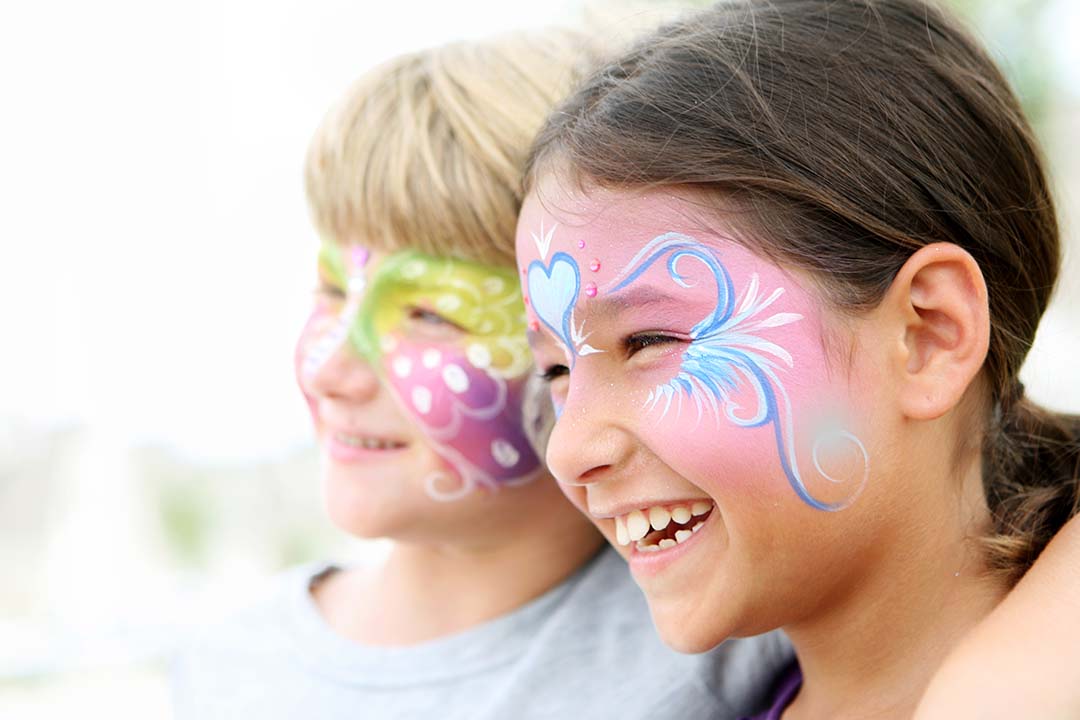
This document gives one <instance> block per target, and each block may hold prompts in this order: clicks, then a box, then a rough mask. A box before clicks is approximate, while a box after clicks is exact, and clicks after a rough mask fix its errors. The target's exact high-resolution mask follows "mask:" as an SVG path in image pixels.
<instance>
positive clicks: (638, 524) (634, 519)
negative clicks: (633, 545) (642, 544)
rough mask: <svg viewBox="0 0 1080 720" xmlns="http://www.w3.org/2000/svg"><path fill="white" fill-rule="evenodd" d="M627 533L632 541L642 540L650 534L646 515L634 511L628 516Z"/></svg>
mask: <svg viewBox="0 0 1080 720" xmlns="http://www.w3.org/2000/svg"><path fill="white" fill-rule="evenodd" d="M626 532H628V533H629V534H630V539H631V540H640V539H641V538H643V537H645V536H646V535H647V534H648V532H649V521H648V520H646V519H645V513H643V512H641V511H640V510H634V511H632V512H631V513H630V514H629V515H627V516H626Z"/></svg>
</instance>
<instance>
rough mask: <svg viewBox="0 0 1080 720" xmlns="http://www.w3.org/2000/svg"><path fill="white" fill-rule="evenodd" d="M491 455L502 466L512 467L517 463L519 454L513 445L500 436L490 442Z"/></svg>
mask: <svg viewBox="0 0 1080 720" xmlns="http://www.w3.org/2000/svg"><path fill="white" fill-rule="evenodd" d="M491 457H493V458H494V459H495V462H497V463H499V464H500V465H502V466H503V467H504V468H512V467H514V465H516V464H517V462H518V460H519V459H520V457H521V455H520V453H518V451H517V450H516V449H515V448H514V446H513V445H511V444H510V443H508V442H506V441H505V440H503V439H502V438H497V439H495V440H494V441H492V443H491Z"/></svg>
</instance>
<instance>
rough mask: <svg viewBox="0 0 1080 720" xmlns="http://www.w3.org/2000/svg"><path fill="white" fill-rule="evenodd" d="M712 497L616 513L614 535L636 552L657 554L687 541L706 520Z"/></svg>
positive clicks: (623, 544)
mask: <svg viewBox="0 0 1080 720" xmlns="http://www.w3.org/2000/svg"><path fill="white" fill-rule="evenodd" d="M712 511H713V503H712V501H711V500H705V499H701V500H692V501H684V502H679V503H671V504H662V505H652V506H649V507H644V508H640V509H637V510H631V511H630V512H629V513H626V514H622V515H616V516H615V518H614V520H615V538H616V540H617V542H618V543H619V545H622V546H627V545H630V544H631V543H633V544H634V548H635V550H636V552H638V553H657V552H661V551H664V550H668V549H669V548H673V547H675V546H677V545H680V544H682V543H684V542H686V541H688V540H689V539H690V538H691V537H693V535H694V533H696V532H698V531H699V530H700V529H701V528H702V527H703V526H704V525H705V521H706V520H708V519H709V517H710V515H711V514H712Z"/></svg>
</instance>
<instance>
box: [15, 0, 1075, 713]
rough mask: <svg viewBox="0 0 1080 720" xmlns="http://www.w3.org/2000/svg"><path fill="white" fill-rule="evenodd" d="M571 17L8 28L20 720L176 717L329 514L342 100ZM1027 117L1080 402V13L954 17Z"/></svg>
mask: <svg viewBox="0 0 1080 720" xmlns="http://www.w3.org/2000/svg"><path fill="white" fill-rule="evenodd" d="M580 4H581V3H580V2H576V1H572V0H549V1H548V2H544V3H510V2H497V1H483V0H459V2H456V3H444V2H403V3H368V2H345V1H344V0H305V1H303V2H301V1H300V0H260V1H258V2H256V1H255V0H217V1H213V2H211V1H210V0H203V1H202V2H188V3H179V2H174V3H166V2H162V1H160V0H149V1H147V0H138V1H136V0H128V1H126V2H123V1H120V0H101V1H100V2H96V3H84V2H76V1H75V0H45V1H43V2H37V3H23V4H19V5H12V4H9V5H7V6H5V8H4V10H3V11H2V14H0V68H2V69H0V78H2V84H0V87H2V89H3V96H4V108H5V109H4V110H3V115H2V120H0V197H2V198H3V202H2V207H3V211H2V212H0V239H2V240H0V328H2V329H3V333H4V352H3V354H2V358H3V359H2V361H0V562H2V563H3V565H2V570H3V580H2V581H0V717H3V718H9V717H11V718H15V717H17V718H39V717H40V718H44V717H67V716H69V715H72V714H74V713H75V712H79V713H80V714H82V713H86V712H87V711H93V710H96V709H101V710H105V709H107V710H108V711H109V713H110V714H111V715H112V716H113V717H127V716H130V717H139V718H148V717H167V716H168V702H167V694H166V688H165V684H164V681H163V677H164V675H163V673H162V660H161V659H162V658H163V657H164V656H165V654H166V653H167V651H168V650H169V648H170V647H171V646H172V644H173V643H174V642H175V641H176V638H178V637H179V636H180V635H182V633H183V632H184V628H185V627H187V626H188V625H189V624H190V623H192V622H197V621H198V620H199V619H200V618H202V617H205V616H206V615H207V614H212V613H216V612H220V611H221V610H222V609H223V608H226V607H228V606H230V605H232V604H234V603H236V602H240V601H241V599H242V598H244V597H246V596H247V595H249V594H251V593H252V592H256V591H257V588H258V586H259V583H260V582H261V581H262V580H263V579H264V578H266V577H267V576H268V575H269V574H271V573H272V572H274V571H276V570H277V569H280V568H282V567H284V566H286V565H289V564H292V563H295V562H301V561H305V560H311V559H315V558H318V557H321V556H325V555H328V554H330V555H337V556H348V557H356V556H358V555H363V554H364V553H367V552H369V550H370V548H369V547H368V546H361V545H359V544H356V543H349V542H346V540H345V539H344V538H343V537H341V536H340V535H339V534H338V533H336V532H335V531H334V530H333V529H332V528H330V527H328V523H327V522H325V521H323V519H322V514H321V507H320V499H319V496H318V482H317V470H316V463H315V458H314V453H313V449H312V441H311V436H310V432H309V429H308V424H307V416H306V410H305V408H304V405H303V403H302V401H301V399H300V397H299V394H298V393H297V392H296V390H295V388H294V384H293V376H292V360H291V355H292V346H293V342H294V339H295V335H296V333H297V332H298V330H299V328H300V327H301V325H302V324H303V321H304V318H305V317H306V314H307V307H308V301H309V295H310V291H311V288H312V286H313V280H314V276H313V270H314V251H315V247H316V239H315V236H314V233H313V231H312V230H311V229H310V227H309V224H308V221H307V210H306V207H305V204H304V198H303V186H302V175H301V166H302V161H303V155H304V151H305V147H306V144H307V141H308V139H309V137H310V135H311V133H312V132H313V130H314V129H315V127H316V125H317V124H318V122H319V121H320V119H321V118H322V116H323V113H324V112H325V111H326V110H327V108H328V107H329V106H330V105H331V104H332V103H333V102H334V101H335V100H336V99H337V98H338V97H339V96H340V95H341V93H342V92H343V91H344V90H345V88H346V87H347V86H348V84H349V83H350V82H351V81H352V80H353V79H355V78H356V77H357V76H358V75H359V74H361V73H362V72H363V71H364V70H366V69H367V68H369V67H370V66H372V65H373V64H375V63H377V62H379V61H381V60H383V59H386V58H388V57H390V56H392V55H395V54H398V53H400V52H403V51H406V50H410V49H414V48H419V47H423V46H426V45H430V44H435V43H441V42H445V41H450V40H454V39H459V38H468V37H476V36H481V35H486V34H490V33H492V32H495V31H498V30H502V29H507V28H511V27H523V26H537V25H543V24H547V23H551V22H557V21H559V20H561V19H566V18H569V17H572V16H574V15H575V13H576V12H577V11H578V9H579V6H580ZM957 4H959V5H961V6H962V7H963V9H964V10H965V11H966V12H968V13H970V14H971V15H972V17H974V18H976V19H977V20H978V22H979V24H980V26H981V27H982V28H983V32H984V35H985V36H986V37H987V38H988V39H989V40H990V42H991V43H992V44H993V46H994V47H995V49H996V50H997V51H998V52H999V54H1000V55H1001V56H1002V58H1003V59H1004V61H1005V63H1006V65H1007V67H1008V69H1009V71H1010V73H1011V74H1012V75H1013V77H1014V78H1015V80H1016V82H1017V84H1018V86H1019V88H1020V91H1021V94H1022V95H1023V96H1024V100H1025V102H1026V103H1027V104H1028V105H1029V109H1030V110H1031V112H1032V113H1033V116H1034V117H1035V118H1036V121H1037V125H1038V128H1039V131H1040V133H1041V135H1042V136H1043V139H1044V142H1045V143H1046V146H1047V153H1048V156H1049V159H1050V165H1051V169H1052V171H1053V173H1054V176H1055V179H1056V184H1057V187H1058V191H1059V192H1058V200H1059V203H1060V206H1061V209H1062V219H1063V222H1064V223H1065V227H1066V235H1067V237H1068V238H1069V243H1070V250H1069V256H1068V261H1067V266H1066V274H1065V278H1064V282H1063V285H1062V287H1061V288H1060V291H1059V295H1058V297H1057V299H1056V301H1055V305H1054V306H1053V308H1052V309H1051V311H1050V312H1049V313H1048V315H1047V317H1046V319H1045V320H1044V323H1043V328H1042V331H1041V333H1040V336H1039V339H1038V342H1037V346H1036V348H1035V349H1034V350H1033V352H1032V355H1031V358H1030V360H1029V363H1028V366H1027V367H1026V368H1025V371H1024V377H1025V380H1026V383H1027V385H1028V388H1029V391H1030V394H1031V395H1032V396H1034V397H1035V398H1036V399H1039V400H1041V401H1044V402H1046V403H1048V404H1050V405H1052V406H1054V407H1057V408H1060V409H1071V410H1073V411H1076V410H1077V409H1078V408H1080V372H1078V370H1080V367H1078V363H1077V358H1078V357H1080V330H1078V328H1080V278H1078V275H1080V260H1078V258H1077V254H1078V250H1077V245H1078V243H1077V241H1076V230H1075V228H1076V227H1077V219H1078V210H1080V148H1078V146H1077V143H1076V142H1075V138H1074V136H1075V130H1076V129H1077V127H1080V51H1078V46H1077V44H1076V43H1075V38H1076V37H1077V31H1080V5H1078V4H1076V3H1074V2H1073V1H1072V0H1047V1H1046V2H1033V1H1032V0H1016V1H1015V2H996V3H989V2H984V3H980V2H975V1H974V0H968V1H960V0H958V3H957Z"/></svg>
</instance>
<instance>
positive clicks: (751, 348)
mask: <svg viewBox="0 0 1080 720" xmlns="http://www.w3.org/2000/svg"><path fill="white" fill-rule="evenodd" d="M528 182H529V185H530V188H531V192H530V194H529V195H528V197H527V198H526V201H525V203H524V206H523V209H522V213H521V217H520V220H519V226H518V228H519V229H518V239H517V249H518V257H519V264H520V270H521V273H522V284H523V287H524V288H525V292H526V303H527V304H528V307H529V327H530V329H529V333H530V342H531V344H532V346H533V350H534V354H535V356H536V359H537V365H538V367H539V369H540V371H541V372H542V374H543V376H544V378H545V379H547V380H548V381H549V382H550V387H551V393H552V397H553V399H554V402H555V405H556V413H557V415H558V417H559V420H558V422H557V424H556V426H555V428H554V430H553V432H552V435H551V438H550V444H549V446H548V451H547V461H548V464H549V467H550V469H551V471H552V472H553V474H554V475H555V477H556V478H557V479H558V480H559V481H560V483H561V484H562V486H563V489H564V491H565V492H566V494H567V495H568V496H569V497H570V499H571V500H572V501H574V503H575V504H577V505H578V507H579V508H581V509H582V510H583V511H584V512H585V513H586V514H588V515H589V516H590V517H591V518H592V519H593V522H594V523H595V524H596V525H597V527H598V528H600V530H601V531H602V532H603V533H604V534H605V535H606V536H607V538H608V539H609V540H610V541H611V542H612V543H613V544H615V545H616V546H617V547H619V548H620V550H621V552H623V554H624V555H625V556H627V557H628V559H629V561H630V566H631V570H632V571H633V574H634V577H635V579H636V580H637V582H638V584H639V585H640V586H641V588H642V589H643V590H644V592H645V595H646V596H647V598H648V602H649V606H650V610H651V612H652V616H653V620H654V622H655V624H656V626H657V628H658V630H659V632H660V634H661V635H662V636H663V638H664V639H665V641H666V642H667V643H668V644H669V645H671V646H673V647H675V648H677V649H679V650H684V651H701V650H705V649H708V648H710V647H713V646H714V645H716V644H717V643H718V642H720V641H721V640H723V639H724V638H727V637H730V636H733V635H734V636H743V635H752V634H755V633H760V632H763V631H766V630H771V629H773V628H777V627H783V628H784V629H785V631H786V632H787V634H788V635H789V637H790V638H791V640H792V642H793V644H794V645H795V649H796V653H797V656H798V664H797V665H793V666H792V667H790V668H789V669H788V670H787V671H786V672H785V673H783V674H782V675H781V676H779V677H778V685H777V689H776V693H775V696H774V699H773V703H772V707H771V709H770V710H769V711H768V713H767V715H763V716H762V717H770V718H778V717H780V716H781V715H782V716H783V717H784V718H787V719H791V718H801V717H827V718H844V717H871V716H872V717H909V716H910V715H911V713H912V712H913V711H914V709H915V707H916V703H917V701H918V699H919V697H920V695H921V693H922V692H923V691H924V689H925V688H926V686H927V683H928V682H929V679H930V676H931V675H932V673H933V672H934V670H935V668H936V667H938V665H939V664H940V663H941V662H942V660H943V659H944V658H945V656H946V654H947V653H948V651H949V649H950V648H951V647H953V645H955V644H956V642H957V640H958V639H959V638H960V637H961V636H962V635H964V634H965V633H966V632H967V631H968V630H969V629H970V628H972V627H973V626H975V625H976V624H977V623H978V622H979V621H980V620H981V619H983V618H984V617H986V616H987V615H988V614H989V613H990V612H991V611H992V610H993V609H994V608H995V607H996V606H997V605H998V604H999V602H1000V601H1001V599H1002V597H1003V596H1004V595H1005V594H1006V592H1007V591H1008V589H1009V588H1010V587H1011V586H1012V585H1013V584H1014V583H1015V582H1016V580H1017V579H1018V578H1019V577H1020V576H1021V575H1022V574H1023V573H1024V572H1025V571H1026V569H1027V568H1028V567H1029V566H1030V565H1031V563H1032V562H1033V561H1034V559H1035V558H1036V557H1037V556H1038V555H1039V553H1040V551H1041V550H1042V549H1043V547H1044V546H1045V545H1046V544H1047V541H1048V540H1049V539H1050V537H1051V536H1052V535H1053V534H1054V533H1055V532H1056V531H1057V529H1058V528H1060V527H1061V526H1062V525H1063V524H1064V523H1065V522H1066V520H1067V519H1068V518H1070V517H1072V516H1073V515H1075V514H1076V513H1077V508H1078V502H1080V500H1078V495H1080V492H1078V481H1077V468H1078V464H1080V443H1078V439H1077V438H1078V434H1080V422H1078V419H1077V417H1076V416H1066V415H1056V414H1053V413H1049V412H1047V411H1045V410H1042V409H1040V408H1038V407H1037V406H1035V405H1034V404H1033V403H1031V402H1030V401H1029V400H1028V399H1027V398H1026V397H1025V396H1024V390H1023V386H1022V385H1021V384H1020V382H1019V380H1018V379H1017V373H1018V371H1019V369H1020V366H1021V364H1022V362H1023V359H1024V356H1025V354H1026V352H1027V350H1028V348H1029V347H1030V346H1031V342H1032V340H1033V337H1034V334H1035V329H1036V327H1037V325H1038V321H1039V317H1040V316H1041V314H1042V312H1043V310H1044V309H1045V307H1046V304H1047V302H1048V301H1049V298H1050V295H1051V293H1052V290H1053V287H1054V282H1055V280H1056V276H1057V272H1058V266H1059V262H1060V257H1059V256H1060V247H1059V240H1058V234H1057V225H1056V220H1055V215H1054V209H1053V203H1052V201H1051V198H1050V194H1049V191H1048V189H1047V183H1046V180H1045V177H1044V174H1043V171H1042V168H1041V165H1040V160H1039V155H1038V152H1037V149H1036V148H1035V146H1034V142H1033V140H1032V136H1031V132H1030V129H1029V127H1028V126H1027V123H1026V121H1025V120H1024V118H1023V116H1022V113H1021V111H1020V108H1019V106H1018V104H1017V102H1016V100H1015V98H1014V97H1013V95H1012V94H1011V92H1010V91H1009V89H1008V87H1007V84H1006V82H1005V81H1004V79H1003V78H1002V76H1001V75H1000V73H999V72H998V70H997V69H996V67H995V66H994V65H993V63H992V62H991V61H990V60H989V59H988V58H987V56H986V54H985V52H984V51H983V50H982V49H981V48H980V47H979V46H978V45H977V44H976V43H975V42H974V41H973V40H971V39H970V37H969V36H968V35H967V34H966V33H965V32H964V31H962V30H961V29H960V28H959V27H958V26H957V25H956V23H955V22H954V21H953V20H951V19H950V18H948V17H947V16H945V15H944V14H943V13H942V12H940V11H939V10H936V9H935V8H933V7H930V6H927V5H926V4H924V3H923V2H921V0H846V1H845V2H834V1H825V0H789V1H786V2H779V3H776V2H770V3H765V2H755V1H753V0H732V1H731V2H723V3H720V4H718V5H716V6H715V7H713V8H711V9H709V10H707V11H704V12H702V13H700V14H697V15H693V16H690V17H689V18H687V19H685V20H683V21H680V22H677V23H674V24H672V25H670V26H667V27H665V28H663V29H661V30H660V31H658V32H657V33H656V34H654V35H653V36H651V37H649V38H647V39H645V40H643V41H641V42H640V43H639V44H638V45H637V46H636V47H635V48H634V49H632V50H630V51H629V52H627V53H625V54H624V55H623V56H622V57H619V58H617V59H616V60H615V61H613V62H611V63H610V64H609V65H607V66H606V67H603V68H602V69H600V70H598V71H597V72H596V73H594V74H593V75H592V76H591V78H590V79H589V80H588V81H586V82H585V83H584V84H583V85H582V86H581V87H580V88H579V89H578V90H577V92H575V93H574V95H572V96H571V97H570V98H569V99H568V100H566V101H565V102H564V103H563V104H562V105H561V106H560V108H558V109H557V111H556V112H555V113H553V114H552V115H551V116H550V117H549V119H548V121H547V124H546V126H545V127H544V128H543V130H542V131H541V133H540V135H539V138H538V139H537V141H536V144H535V145H534V152H533V156H532V159H531V161H530V165H529V173H528ZM1073 546H1074V548H1075V542H1074V543H1073ZM1073 553H1074V555H1073V557H1075V553H1076V550H1075V549H1074V550H1073ZM1055 559H1056V558H1055ZM1044 582H1045V581H1044ZM1043 587H1044V588H1045V587H1046V585H1044V586H1043ZM1038 595H1039V592H1038V591H1036V592H1035V594H1034V595H1032V594H1031V593H1028V594H1027V595H1025V596H1021V599H1023V598H1025V597H1026V598H1027V601H1028V602H1031V601H1032V598H1037V597H1038ZM1028 612H1031V608H1030V607H1029V609H1028ZM1054 617H1056V618H1057V619H1058V620H1059V621H1064V622H1066V623H1075V620H1074V617H1075V616H1074V615H1073V614H1072V613H1069V612H1066V611H1065V610H1059V611H1058V613H1056V614H1055V615H1054ZM1064 629H1066V630H1068V627H1067V626H1066V627H1064ZM1074 637H1075V635H1074ZM1059 677H1060V675H1059ZM1061 692H1062V693H1066V692H1067V691H1061Z"/></svg>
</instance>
